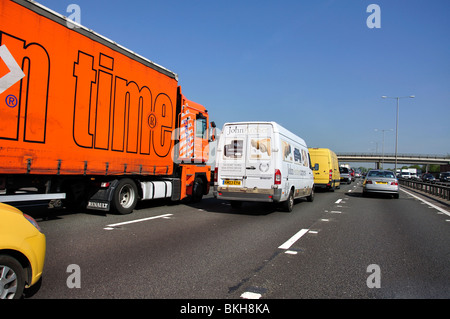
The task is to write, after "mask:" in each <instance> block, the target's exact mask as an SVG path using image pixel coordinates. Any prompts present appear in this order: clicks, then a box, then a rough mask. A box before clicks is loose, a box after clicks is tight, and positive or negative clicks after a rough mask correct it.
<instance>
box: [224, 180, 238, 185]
mask: <svg viewBox="0 0 450 319" xmlns="http://www.w3.org/2000/svg"><path fill="white" fill-rule="evenodd" d="M223 185H234V186H240V185H241V181H237V180H233V179H225V180H224V181H223Z"/></svg>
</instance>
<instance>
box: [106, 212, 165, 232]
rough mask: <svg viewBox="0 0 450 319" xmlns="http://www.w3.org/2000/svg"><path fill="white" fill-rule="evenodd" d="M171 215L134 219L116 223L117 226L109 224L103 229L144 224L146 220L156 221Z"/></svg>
mask: <svg viewBox="0 0 450 319" xmlns="http://www.w3.org/2000/svg"><path fill="white" fill-rule="evenodd" d="M172 215H173V214H164V215H159V216H153V217H147V218H141V219H135V220H129V221H127V222H122V223H117V224H110V225H106V227H105V228H104V229H106V230H111V229H114V227H117V226H122V225H127V224H133V223H140V222H145V221H147V220H151V219H157V218H167V217H169V216H172Z"/></svg>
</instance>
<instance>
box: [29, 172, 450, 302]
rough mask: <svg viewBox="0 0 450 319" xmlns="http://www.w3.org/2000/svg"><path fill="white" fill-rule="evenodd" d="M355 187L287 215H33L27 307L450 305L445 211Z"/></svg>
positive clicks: (258, 208)
mask: <svg viewBox="0 0 450 319" xmlns="http://www.w3.org/2000/svg"><path fill="white" fill-rule="evenodd" d="M358 183H360V181H359V182H355V183H352V184H351V185H342V187H341V189H339V190H336V191H335V192H317V193H316V196H315V200H314V202H312V203H310V202H306V201H299V202H297V203H296V205H295V207H294V210H293V212H292V213H287V212H283V211H279V210H277V209H276V208H274V207H273V206H272V205H268V204H260V203H245V204H244V205H243V206H242V208H240V209H237V210H235V209H232V208H231V206H230V205H229V203H227V202H225V201H220V200H216V199H214V198H213V197H212V196H211V195H208V196H206V198H204V199H203V201H202V202H201V203H198V204H193V205H186V204H172V203H167V202H162V201H158V202H144V203H142V204H140V205H139V206H138V208H137V209H136V210H135V212H134V213H132V214H130V215H124V216H122V215H113V214H104V213H102V212H97V211H87V212H86V211H83V212H73V211H66V210H58V211H55V210H47V209H44V210H36V209H34V210H32V211H30V212H29V213H30V214H32V215H33V216H34V217H36V218H37V220H38V222H39V225H40V226H41V228H42V230H43V232H44V233H45V234H46V236H47V255H46V264H45V268H44V275H43V281H42V285H41V287H40V289H39V291H38V292H37V293H35V294H34V296H31V297H30V298H41V299H47V298H50V299H57V298H151V299H159V298H172V299H173V298H175V299H178V298H182V299H198V298H202V299H210V298H214V299H240V298H242V297H249V298H262V299H285V298H289V299H291V298H292V299H299V298H351V299H353V298H364V299H365V298H377V299H378V298H380V299H383V298H450V213H449V212H448V211H449V209H448V208H447V209H446V210H438V209H436V208H435V207H432V206H430V205H428V204H426V203H423V202H422V201H420V200H418V199H416V198H415V197H412V196H411V195H409V194H407V193H405V192H403V191H401V192H400V198H399V199H391V198H386V197H379V196H377V197H369V198H365V197H362V195H361V191H362V188H361V186H360V185H359V184H358ZM130 221H131V222H130ZM73 265H75V266H73ZM73 267H75V268H73ZM68 283H69V284H68ZM77 285H78V287H79V288H77ZM69 286H75V287H74V288H69ZM369 286H372V287H369Z"/></svg>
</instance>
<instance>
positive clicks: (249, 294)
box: [241, 291, 262, 299]
mask: <svg viewBox="0 0 450 319" xmlns="http://www.w3.org/2000/svg"><path fill="white" fill-rule="evenodd" d="M261 296H262V295H261V294H257V293H256V292H250V291H247V292H244V293H243V294H242V295H241V298H243V299H260V298H261Z"/></svg>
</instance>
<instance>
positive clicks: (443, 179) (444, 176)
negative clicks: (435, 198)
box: [439, 172, 450, 182]
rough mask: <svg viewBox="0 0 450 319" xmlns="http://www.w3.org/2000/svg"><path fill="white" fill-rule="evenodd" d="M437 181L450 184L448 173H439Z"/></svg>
mask: <svg viewBox="0 0 450 319" xmlns="http://www.w3.org/2000/svg"><path fill="white" fill-rule="evenodd" d="M439 181H441V182H450V172H445V173H441V174H440V175H439Z"/></svg>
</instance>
